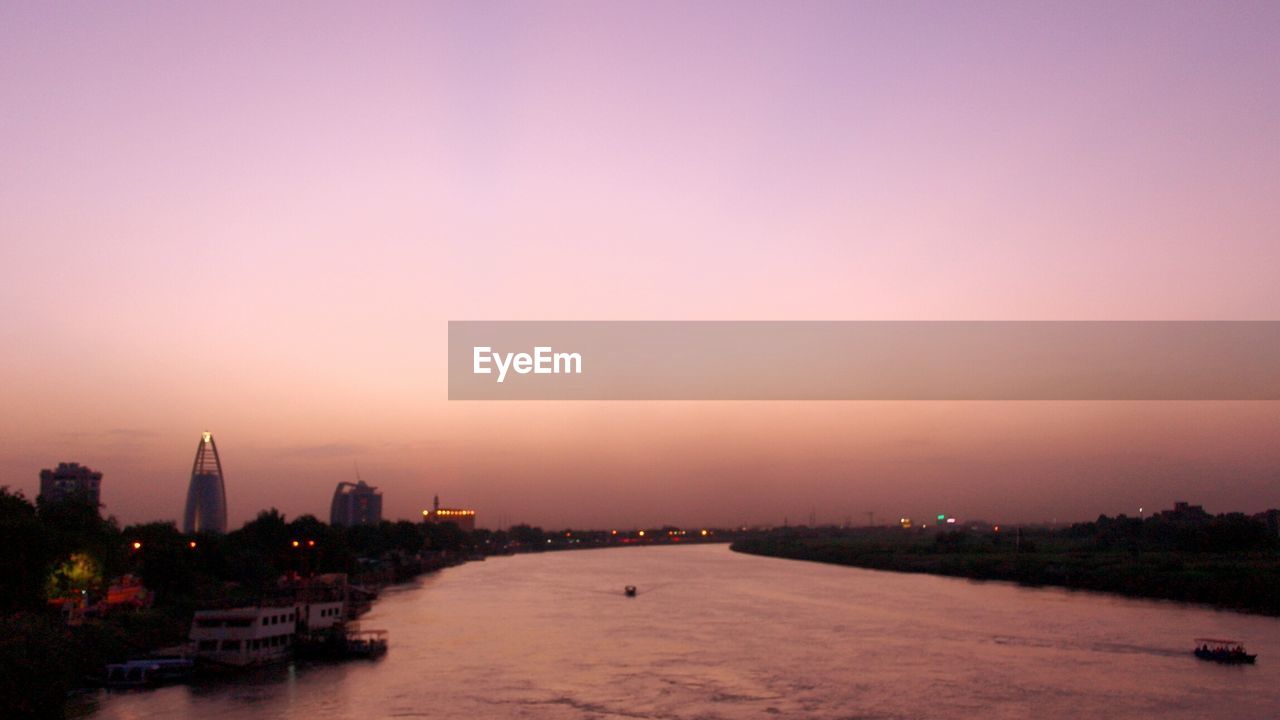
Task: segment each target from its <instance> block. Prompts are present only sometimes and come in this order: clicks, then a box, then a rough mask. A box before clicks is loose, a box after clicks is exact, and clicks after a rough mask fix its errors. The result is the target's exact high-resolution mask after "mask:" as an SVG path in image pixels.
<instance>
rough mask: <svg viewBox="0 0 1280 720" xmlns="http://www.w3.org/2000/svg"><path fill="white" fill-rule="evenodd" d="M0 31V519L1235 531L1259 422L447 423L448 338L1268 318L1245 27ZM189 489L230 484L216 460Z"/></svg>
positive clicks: (848, 20)
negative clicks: (977, 522) (200, 449)
mask: <svg viewBox="0 0 1280 720" xmlns="http://www.w3.org/2000/svg"><path fill="white" fill-rule="evenodd" d="M148 7H149V9H148V10H147V11H146V12H143V11H141V10H137V11H132V10H127V9H122V8H119V7H112V6H101V7H89V8H79V9H77V11H76V12H74V13H73V12H70V11H68V10H67V9H65V8H60V7H55V6H49V5H38V4H37V5H10V6H6V7H4V8H3V9H0V41H2V42H0V80H2V82H0V107H4V108H5V112H4V113H3V118H0V122H3V124H4V126H5V132H4V133H0V154H2V155H3V156H4V157H5V158H6V163H5V165H6V167H5V170H4V171H0V237H2V238H3V240H0V304H2V305H3V306H4V307H5V312H4V313H3V315H2V316H0V374H2V375H3V377H4V378H5V382H4V383H3V384H0V404H2V405H3V407H5V409H6V412H5V413H3V415H0V485H7V486H9V487H10V488H13V489H21V490H23V491H24V492H25V493H26V494H27V496H28V497H34V496H35V495H36V493H37V491H38V472H39V470H40V469H42V468H48V467H51V466H53V464H54V463H57V462H62V461H76V462H80V463H82V464H85V465H87V466H89V467H92V468H94V469H95V470H96V471H101V472H103V473H104V478H105V479H104V484H103V501H104V503H105V504H106V506H107V511H108V512H110V513H112V514H115V515H117V516H118V517H119V518H120V519H121V520H122V521H124V522H133V521H141V520H150V519H159V518H169V519H175V520H178V521H181V519H182V517H181V510H182V508H183V499H184V496H183V493H184V492H185V490H186V484H187V477H188V473H189V464H188V463H189V461H190V455H189V452H190V448H189V444H190V439H191V438H192V437H193V434H194V433H198V432H200V431H201V430H202V429H204V428H211V429H213V430H215V431H216V432H217V433H218V436H219V438H220V439H222V440H223V441H224V450H225V454H226V457H224V458H223V460H224V461H226V464H227V471H228V473H229V475H228V477H229V481H228V482H229V485H228V488H227V491H228V501H229V508H228V509H229V517H228V522H229V524H230V525H231V526H232V527H237V526H238V525H239V524H240V523H242V522H244V521H245V520H247V519H249V518H251V517H252V516H253V514H254V513H256V512H257V511H258V510H260V509H264V508H269V507H278V508H280V509H281V510H282V511H283V512H286V513H288V514H290V515H297V514H303V513H309V514H314V515H316V516H317V517H321V518H323V517H326V513H327V509H328V505H329V502H330V499H331V494H332V490H333V488H334V486H335V485H336V484H337V483H338V482H343V481H351V480H353V473H352V470H351V468H352V467H353V464H355V463H358V464H359V466H360V468H361V471H362V473H363V474H364V475H365V476H366V477H367V478H368V479H369V480H370V481H371V482H372V483H374V484H375V485H377V486H378V487H379V488H380V489H381V490H382V491H383V492H384V493H385V496H386V507H385V508H384V512H385V514H386V516H387V517H391V518H396V517H404V518H414V517H415V515H416V514H417V513H419V512H420V511H421V509H422V508H424V507H426V506H427V503H428V502H429V500H430V497H431V496H432V495H434V494H435V493H437V492H438V493H439V494H441V495H442V496H444V497H448V498H455V499H456V500H457V501H458V502H459V503H463V504H465V505H466V506H467V507H475V508H479V509H481V511H482V512H483V513H484V515H483V518H484V519H483V520H482V524H484V523H486V522H497V519H498V518H501V517H506V518H510V519H511V521H512V522H520V521H525V522H530V523H533V524H538V525H543V526H546V527H557V526H560V527H563V526H596V527H609V526H612V525H618V526H634V525H649V524H653V523H661V522H673V523H679V524H695V523H696V524H701V523H707V524H723V525H733V524H738V523H749V524H753V523H760V524H771V523H778V522H781V520H782V518H784V517H790V518H791V519H792V520H793V521H794V520H795V519H796V518H805V517H807V516H808V514H809V512H810V508H811V507H814V506H817V507H818V508H831V510H830V512H829V513H828V512H827V511H825V510H821V511H820V515H824V514H829V515H831V516H832V517H833V519H836V520H838V519H840V518H841V517H843V516H844V515H853V516H854V517H855V518H857V517H860V516H862V514H863V513H865V512H867V511H871V510H874V511H876V512H877V514H878V515H879V514H883V516H884V517H890V516H894V515H900V514H907V515H909V514H913V513H914V514H925V513H928V512H930V511H933V512H939V511H946V512H951V513H954V514H956V515H959V516H961V517H965V516H972V515H981V516H986V517H993V518H1001V519H1005V520H1007V521H1015V522H1016V521H1032V520H1040V519H1053V518H1059V519H1088V518H1091V517H1096V516H1097V515H1098V514H1100V513H1109V514H1113V513H1116V512H1119V511H1122V510H1123V509H1124V508H1135V509H1136V508H1137V507H1139V506H1143V505H1157V506H1159V505H1164V504H1167V503H1169V502H1172V501H1174V500H1175V499H1190V500H1194V501H1195V502H1198V503H1202V504H1204V505H1205V506H1206V507H1207V508H1210V509H1211V510H1217V509H1248V510H1261V509H1264V508H1267V507H1274V506H1276V505H1277V504H1278V503H1277V497H1276V490H1275V488H1276V487H1277V485H1278V484H1277V482H1276V481H1277V479H1278V476H1280V448H1277V443H1275V438H1276V437H1277V436H1278V435H1280V413H1278V412H1277V408H1276V404H1275V403H1250V402H1237V403H1176V402H1168V403H1130V402H1115V403H1034V402H1027V403H979V402H973V403H930V402H916V403H878V402H864V403H815V404H805V403H791V402H774V403H769V402H759V403H714V402H705V403H625V402H606V403H518V404H517V403H494V404H487V405H480V404H471V403H457V402H455V403H450V402H448V401H447V400H446V382H447V377H446V347H445V345H446V323H447V322H448V321H449V320H483V319H493V320H521V319H537V320H546V319H555V320H573V319H596V320H629V319H630V320H635V319H669V320H695V319H697V320H702V319H716V320H720V319H732V320H813V319H854V320H856V319H870V320H910V319H927V320H958V319H965V320H973V319H1036V320H1042V319H1043V320H1049V319H1065V320H1091V319H1097V320H1113V319H1143V320H1160V319H1176V320H1200V319H1229V320H1236V319H1238V320H1247V319H1276V318H1280V294H1277V293H1276V292H1275V278H1274V275H1275V268H1277V267H1280V244H1277V243H1276V242H1275V238H1276V237H1277V233H1280V206H1278V205H1277V204H1276V203H1275V198H1276V197H1277V196H1278V195H1280V144H1278V143H1276V142H1275V138H1276V137H1277V135H1278V134H1280V128H1278V127H1277V126H1276V118H1277V117H1280V76H1278V75H1277V68H1280V45H1278V44H1277V43H1275V41H1274V38H1275V34H1276V33H1275V30H1276V28H1277V27H1280V7H1277V6H1276V5H1275V4H1274V3H1239V4H1232V5H1231V7H1230V8H1229V9H1222V8H1218V7H1214V6H1206V5H1196V4H1176V3H1175V4H1166V5H1142V4H1136V3H1133V4H1123V5H1119V6H1113V5H1103V4H1095V5H1085V6H1079V5H1077V4H1066V3H1061V4H1054V3H1043V4H1035V5H1027V6H1023V5H1017V4H991V5H981V6H973V5H969V6H956V5H952V4H947V3H923V4H889V5H869V4H860V3H824V2H817V3H811V4H805V5H804V6H803V7H783V6H782V5H767V4H766V5H752V6H740V5H738V4H732V5H730V4H716V3H708V4H702V5H698V6H680V5H672V4H656V5H649V4H645V5H631V6H628V5H622V4H609V5H600V6H594V7H583V6H581V5H570V4H565V5H561V4H557V3H548V4H545V5H539V6H537V7H522V6H501V7H479V6H471V5H466V4H459V5H450V4H439V5H437V4H431V5H417V4H409V5H391V6H385V7H381V8H379V10H378V11H377V12H373V11H369V10H368V9H366V8H358V7H350V6H341V5H336V4H327V3H317V4H313V5H311V6H309V7H308V9H307V12H306V21H305V22H300V21H299V14H298V13H299V11H298V10H297V9H296V8H285V7H267V8H264V7H260V6H256V5H249V4H234V3H230V4H219V5H216V6H183V7H177V6H165V5H153V6H148ZM233 448H234V450H233Z"/></svg>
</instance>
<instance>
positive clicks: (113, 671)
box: [106, 658, 195, 688]
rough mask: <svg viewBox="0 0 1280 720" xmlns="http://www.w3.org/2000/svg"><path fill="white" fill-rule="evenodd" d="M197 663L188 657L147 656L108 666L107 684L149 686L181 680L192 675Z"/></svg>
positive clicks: (125, 686)
mask: <svg viewBox="0 0 1280 720" xmlns="http://www.w3.org/2000/svg"><path fill="white" fill-rule="evenodd" d="M194 667H195V663H194V662H192V661H191V660H188V659H187V658H146V659H142V660H130V661H129V662H123V663H113V664H111V665H108V666H107V672H106V685H107V687H112V688H127V687H147V686H150V685H161V684H163V683H168V682H181V681H183V680H186V679H187V678H189V677H191V672H192V670H193V668H194Z"/></svg>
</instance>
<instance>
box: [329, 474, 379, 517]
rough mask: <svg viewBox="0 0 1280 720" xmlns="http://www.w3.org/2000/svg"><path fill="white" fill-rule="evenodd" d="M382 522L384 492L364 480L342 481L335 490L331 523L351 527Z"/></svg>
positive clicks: (331, 507) (330, 510)
mask: <svg viewBox="0 0 1280 720" xmlns="http://www.w3.org/2000/svg"><path fill="white" fill-rule="evenodd" d="M380 522H382V493H380V492H378V488H376V487H373V486H371V485H368V484H366V483H365V481H363V480H359V481H357V482H355V483H349V482H340V483H338V489H336V490H334V491H333V504H332V505H331V506H330V507H329V524H330V525H334V526H342V527H350V526H352V525H377V524H378V523H380Z"/></svg>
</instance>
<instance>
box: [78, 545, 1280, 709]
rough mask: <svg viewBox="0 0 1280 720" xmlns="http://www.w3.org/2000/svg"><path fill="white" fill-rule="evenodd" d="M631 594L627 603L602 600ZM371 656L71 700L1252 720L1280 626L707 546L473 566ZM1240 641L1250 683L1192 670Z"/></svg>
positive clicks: (410, 604) (415, 599)
mask: <svg viewBox="0 0 1280 720" xmlns="http://www.w3.org/2000/svg"><path fill="white" fill-rule="evenodd" d="M628 584H634V585H636V586H638V587H639V594H638V595H637V596H636V597H634V598H627V597H625V596H624V595H623V592H622V589H623V586H625V585H628ZM362 625H363V626H364V627H365V628H384V629H386V630H388V631H389V632H390V638H391V648H390V651H389V652H388V654H387V655H386V657H384V658H382V659H381V660H378V661H359V662H348V663H345V664H336V665H311V666H302V667H294V666H287V667H278V668H274V669H272V670H268V671H263V672H260V673H257V674H255V675H252V676H247V677H244V678H242V679H239V680H237V681H235V682H222V683H209V684H197V685H190V686H188V685H180V686H174V687H168V688H162V689H159V690H153V691H141V692H123V693H120V692H110V693H108V692H102V693H99V694H98V695H96V696H92V697H90V698H88V699H87V702H88V703H89V705H88V707H87V708H85V709H86V710H87V711H88V712H89V717H91V718H93V720H142V719H146V718H165V719H168V718H191V719H204V718H228V719H230V718H236V719H241V718H248V719H250V720H255V719H259V718H260V719H262V720H266V719H268V718H270V719H272V720H274V719H276V718H284V719H287V720H329V719H331V718H412V717H427V718H507V717H512V718H533V719H540V718H777V717H782V718H796V717H812V718H922V717H958V716H972V717H983V718H1026V717H1037V718H1082V717H1110V718H1126V717H1127V718H1145V717H1154V716H1161V717H1165V718H1203V717H1223V716H1227V715H1230V716H1232V717H1233V718H1263V717H1268V718H1271V717H1276V716H1277V715H1280V620H1276V619H1274V618H1265V617H1256V616H1249V615H1241V614H1237V613H1230V612H1219V611H1214V610H1209V609H1205V608H1200V607H1191V606H1185V605H1178V604H1174V603H1165V602H1153V601H1143V600H1129V599H1124V598H1117V597H1110V596H1105V595H1098V594H1091V593H1083V592H1070V591H1066V590H1057V589H1031V588H1022V587H1018V586H1016V585H1011V584H1006V583H997V582H985V583H984V582H974V581H968V580H962V579H955V578H942V577H932V576H927V575H908V574H898V573H889V572H876V571H870V570H861V569H855V568H846V567H838V566H830V565H820V564H815V563H807V562H799V561H794V560H780V559H774V558H764V557H756V556H749V555H741V554H737V553H733V552H731V551H730V550H729V549H728V548H727V547H726V546H724V545H694V546H683V547H679V546H677V547H642V548H619V549H607V550H583V551H572V552H552V553H543V554H533V555H519V556H514V557H499V558H490V559H489V560H488V561H486V562H474V563H468V564H466V565H462V566H459V567H454V568H449V569H446V570H444V571H442V572H439V573H436V574H433V575H431V576H428V577H424V578H423V579H421V580H420V581H418V582H416V583H414V584H412V585H405V586H400V587H396V588H390V589H388V590H386V591H385V592H384V593H383V595H382V597H381V599H379V601H378V602H377V603H376V605H375V606H374V609H373V610H372V611H371V612H370V613H369V614H368V615H366V616H365V617H364V618H363V619H362ZM1197 636H1210V637H1215V636H1221V637H1228V638H1240V639H1242V640H1245V641H1246V642H1247V644H1248V646H1249V649H1250V652H1257V653H1258V654H1259V659H1258V664H1257V665H1256V666H1251V667H1225V666H1219V665H1215V664H1212V663H1207V662H1203V661H1200V660H1197V659H1195V658H1194V657H1193V656H1192V655H1191V654H1190V650H1191V646H1192V638H1193V637H1197Z"/></svg>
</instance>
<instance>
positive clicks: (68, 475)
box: [40, 463, 102, 507]
mask: <svg viewBox="0 0 1280 720" xmlns="http://www.w3.org/2000/svg"><path fill="white" fill-rule="evenodd" d="M101 490H102V473H100V472H97V471H95V470H90V469H89V468H87V467H85V466H83V465H81V464H80V463H58V468H57V469H56V470H41V471H40V499H41V500H44V501H45V502H47V503H51V502H62V501H64V500H80V501H83V502H87V503H89V504H91V505H93V506H94V507H97V506H98V501H99V497H100V493H101Z"/></svg>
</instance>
